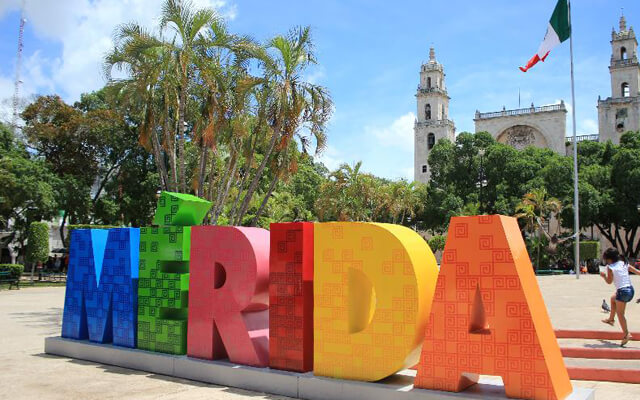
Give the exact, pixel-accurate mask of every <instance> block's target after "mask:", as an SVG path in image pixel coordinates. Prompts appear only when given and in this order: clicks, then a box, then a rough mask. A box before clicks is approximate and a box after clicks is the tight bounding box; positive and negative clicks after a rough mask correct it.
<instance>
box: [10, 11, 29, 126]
mask: <svg viewBox="0 0 640 400" xmlns="http://www.w3.org/2000/svg"><path fill="white" fill-rule="evenodd" d="M24 4H25V0H22V4H21V6H20V31H19V33H18V54H17V58H16V80H15V84H14V88H13V121H12V123H11V126H12V127H13V132H14V134H15V133H16V132H17V130H18V107H19V106H20V86H21V85H22V80H20V72H21V69H22V48H23V47H24V25H25V23H26V22H27V19H26V18H25V14H24Z"/></svg>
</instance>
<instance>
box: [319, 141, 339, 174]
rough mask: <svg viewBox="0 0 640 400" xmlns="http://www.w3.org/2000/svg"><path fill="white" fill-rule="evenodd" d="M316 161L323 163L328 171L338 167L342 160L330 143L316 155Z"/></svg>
mask: <svg viewBox="0 0 640 400" xmlns="http://www.w3.org/2000/svg"><path fill="white" fill-rule="evenodd" d="M316 161H320V162H321V163H323V164H324V166H325V167H327V168H328V169H329V170H330V171H333V170H335V169H338V167H339V166H340V164H342V163H343V162H344V160H343V159H342V157H340V152H339V151H338V150H337V149H336V148H335V147H333V146H331V145H328V146H327V147H326V148H325V149H324V151H323V152H322V153H321V154H320V155H319V156H318V157H316Z"/></svg>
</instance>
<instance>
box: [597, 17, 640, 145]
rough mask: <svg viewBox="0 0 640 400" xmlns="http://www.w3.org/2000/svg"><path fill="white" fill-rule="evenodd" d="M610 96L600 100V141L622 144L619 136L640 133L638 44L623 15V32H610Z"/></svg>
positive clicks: (621, 25)
mask: <svg viewBox="0 0 640 400" xmlns="http://www.w3.org/2000/svg"><path fill="white" fill-rule="evenodd" d="M611 49H612V54H611V62H610V64H609V73H610V75H611V97H609V98H607V99H605V100H601V99H598V130H599V131H600V141H603V142H605V141H608V140H611V141H612V142H613V143H615V144H618V143H620V136H621V135H622V134H623V133H625V132H628V131H637V130H640V64H638V41H637V40H636V34H635V33H634V32H633V28H632V27H630V28H629V29H627V21H626V19H625V17H624V16H622V17H621V18H620V31H619V32H616V31H615V29H613V31H612V32H611Z"/></svg>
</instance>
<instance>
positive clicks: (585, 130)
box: [578, 119, 599, 135]
mask: <svg viewBox="0 0 640 400" xmlns="http://www.w3.org/2000/svg"><path fill="white" fill-rule="evenodd" d="M598 129H599V128H598V121H596V120H593V119H585V120H583V121H582V122H581V123H579V125H578V131H579V133H580V134H583V135H594V134H597V133H598Z"/></svg>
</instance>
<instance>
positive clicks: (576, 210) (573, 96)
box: [567, 0, 580, 279]
mask: <svg viewBox="0 0 640 400" xmlns="http://www.w3.org/2000/svg"><path fill="white" fill-rule="evenodd" d="M567 3H568V8H569V27H570V28H571V33H570V34H569V53H570V55H571V104H572V112H571V114H572V117H573V214H574V215H573V224H574V231H575V241H574V245H575V249H574V255H575V260H574V262H575V269H576V279H580V208H579V202H580V197H579V194H578V140H577V134H576V88H575V80H574V77H573V25H572V24H571V0H567Z"/></svg>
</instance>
